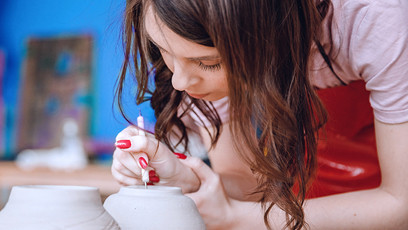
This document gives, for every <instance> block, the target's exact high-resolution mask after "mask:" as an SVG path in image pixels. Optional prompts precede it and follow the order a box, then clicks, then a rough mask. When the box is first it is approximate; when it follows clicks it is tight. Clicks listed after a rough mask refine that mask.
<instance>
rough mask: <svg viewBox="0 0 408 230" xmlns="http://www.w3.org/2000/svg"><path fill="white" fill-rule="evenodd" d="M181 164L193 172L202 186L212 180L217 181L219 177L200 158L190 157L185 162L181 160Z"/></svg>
mask: <svg viewBox="0 0 408 230" xmlns="http://www.w3.org/2000/svg"><path fill="white" fill-rule="evenodd" d="M180 162H182V163H183V164H184V165H186V166H188V167H189V168H191V169H192V170H193V172H194V173H195V174H196V175H197V177H198V179H200V181H201V184H203V183H206V182H207V181H209V180H211V179H216V177H217V175H216V174H215V173H214V172H213V171H212V169H211V168H210V167H209V166H208V165H206V164H205V163H204V161H202V160H201V159H200V158H197V157H191V156H189V157H187V158H186V159H184V160H180Z"/></svg>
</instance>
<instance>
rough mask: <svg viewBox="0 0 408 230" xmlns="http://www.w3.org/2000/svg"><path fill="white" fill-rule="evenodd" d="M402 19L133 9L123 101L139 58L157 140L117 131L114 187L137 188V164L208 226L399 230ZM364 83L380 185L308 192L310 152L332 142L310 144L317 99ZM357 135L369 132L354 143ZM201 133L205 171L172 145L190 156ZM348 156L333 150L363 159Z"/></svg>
mask: <svg viewBox="0 0 408 230" xmlns="http://www.w3.org/2000/svg"><path fill="white" fill-rule="evenodd" d="M385 9H386V10H385ZM407 9H408V5H407V3H406V2H403V1H397V0H391V1H369V0H367V1H352V0H343V1H341V0H334V1H332V2H330V1H317V2H315V1H311V0H298V1H294V0H288V1H270V0H264V1H262V0H258V1H246V0H234V1H219V0H206V1H204V0H201V1H199V0H195V1H190V0H189V1H187V0H185V1H169V0H134V1H128V3H127V8H126V18H125V20H126V21H125V31H124V32H125V38H126V46H125V47H126V56H125V63H124V67H123V69H122V74H121V78H120V87H119V89H118V90H119V91H118V92H119V94H120V92H121V90H122V87H123V83H124V78H125V75H126V72H127V68H128V66H130V63H131V61H133V62H132V68H134V69H135V76H136V78H137V80H138V83H139V84H138V89H139V91H138V95H137V100H138V102H139V103H140V102H142V101H143V99H144V94H145V93H146V92H147V91H148V82H149V81H148V76H149V73H151V72H152V71H153V70H154V71H155V78H154V82H155V90H154V91H153V94H152V98H151V105H152V107H153V109H154V110H155V115H156V117H157V123H156V126H155V133H154V136H153V135H149V136H147V137H143V136H140V135H138V130H137V129H136V128H135V127H133V126H131V127H129V128H127V129H125V130H124V131H122V132H121V133H120V134H118V136H117V144H118V145H117V146H118V148H117V149H116V150H115V153H114V161H113V165H112V173H113V175H114V177H115V178H116V179H117V180H118V181H119V182H121V183H122V184H126V185H129V184H140V183H142V181H141V175H140V168H144V169H148V170H150V169H151V170H152V172H154V173H155V175H154V174H153V173H152V174H151V175H152V177H151V179H150V180H151V182H156V183H158V184H162V185H172V186H180V187H182V189H183V192H184V193H186V194H188V195H189V196H190V197H192V198H193V199H194V201H195V202H196V204H197V206H198V208H199V211H200V213H201V215H202V216H203V218H204V220H205V222H206V225H207V228H208V229H249V228H253V229H263V228H291V229H301V228H303V227H306V226H310V227H311V228H312V229H331V228H343V229H376V228H378V229H390V228H395V229H404V228H407V227H408V220H407V219H406V218H405V217H406V216H407V215H408V205H407V204H408V182H405V180H404V178H403V175H406V173H408V169H406V168H407V167H405V164H406V163H407V162H408V155H407V154H405V153H406V152H408V143H407V142H406V141H404V140H405V137H406V136H407V135H408V123H407V122H408V112H407V111H408V93H407V92H408V83H407V82H408V81H406V80H405V78H404V77H405V76H408V64H407V63H408V50H407V47H406V44H407V42H408V26H403V25H402V24H403V23H405V24H406V22H408V20H407V19H408V18H407V16H406V15H405V13H404V12H406V10H407ZM136 53H138V54H140V59H136V58H133V59H132V57H136V55H135V54H136ZM131 59H132V60H131ZM149 63H152V67H151V68H150V65H149ZM359 80H360V81H361V80H363V81H365V87H366V88H367V89H368V90H369V91H370V103H371V106H372V108H373V111H374V116H375V119H374V126H375V130H376V142H377V152H378V160H379V168H378V165H376V164H377V161H376V160H377V159H375V160H374V164H373V165H374V167H376V169H375V170H374V171H375V173H374V177H375V178H374V182H372V181H371V182H370V183H366V184H365V185H364V186H358V185H356V186H351V187H350V188H348V189H343V190H342V189H337V190H336V189H332V190H330V189H327V188H325V187H324V185H325V183H320V187H319V186H315V185H312V193H311V194H307V189H308V187H309V186H310V182H311V181H312V179H313V178H314V172H315V170H316V162H317V161H318V160H319V159H320V158H318V157H317V149H318V146H321V145H318V144H317V143H318V141H321V140H323V142H324V143H323V144H326V145H331V144H332V143H334V142H332V141H331V139H330V138H331V137H334V136H336V135H333V132H332V131H330V130H327V132H326V133H325V132H323V133H321V135H320V136H319V135H318V130H319V128H321V127H322V126H323V125H324V124H325V122H326V119H327V114H326V111H325V109H324V106H323V104H322V102H321V100H320V99H319V97H318V95H317V92H319V94H321V95H322V94H325V91H324V90H321V89H323V88H330V87H335V86H341V85H354V84H359V83H355V82H356V81H359ZM349 87H350V86H349ZM340 88H342V87H340ZM346 93H347V92H346ZM339 95H340V96H343V95H344V94H339ZM119 98H120V97H119ZM348 112H349V113H353V116H355V117H358V116H356V115H355V114H358V111H348ZM332 118H336V114H334V115H332V114H331V115H330V119H332ZM369 119H370V116H368V117H367V120H369ZM363 120H364V119H363ZM347 125H348V124H347ZM367 125H369V124H367ZM330 127H333V126H330V125H328V128H330ZM198 130H199V131H198ZM361 130H365V133H367V134H370V135H371V134H373V133H372V131H373V129H370V128H368V129H359V132H356V133H354V134H353V135H354V136H355V137H359V135H356V134H361V132H360V131H361ZM197 133H198V134H199V135H200V136H201V138H202V141H203V142H204V144H205V146H206V147H207V149H208V155H209V158H210V161H211V169H210V168H209V167H208V166H207V165H205V164H204V163H203V162H202V161H200V160H199V159H197V158H194V157H186V156H185V155H183V154H180V153H176V154H175V155H174V154H173V152H175V151H176V150H177V151H178V149H180V146H181V147H182V149H183V151H184V152H189V153H192V154H193V153H194V152H195V151H197V149H195V148H192V147H191V143H192V140H191V139H192V138H191V137H193V136H194V134H197ZM326 138H327V139H326ZM357 139H358V140H357V142H356V143H357V145H358V143H359V142H364V141H362V140H361V139H362V138H357ZM368 139H370V138H368ZM346 141H347V140H343V142H346ZM123 143H125V144H123ZM366 143H369V144H373V143H374V141H368V142H366ZM358 146H359V145H358ZM319 149H321V147H319ZM357 149H358V148H357ZM371 149H374V150H375V146H374V147H373V148H371ZM349 150H350V148H345V149H344V152H341V153H340V154H341V155H343V154H344V155H345V156H346V155H347V156H350V155H351V157H352V158H353V159H354V158H355V159H359V158H361V156H360V151H356V148H355V147H352V151H351V152H352V153H356V154H349V153H347V151H349ZM319 155H320V153H319ZM361 155H364V154H361ZM174 156H177V157H178V158H180V159H181V160H178V159H177V158H176V157H174ZM348 160H351V159H348ZM319 162H321V161H320V160H319ZM347 162H348V161H346V163H347ZM352 162H360V163H361V161H352ZM362 162H363V163H364V161H362ZM327 165H328V166H333V165H334V166H333V167H334V168H336V167H337V166H338V164H333V162H331V161H329V162H328V163H327ZM327 165H326V166H327ZM350 167H351V166H348V165H341V167H337V169H344V170H348V169H349V168H350ZM370 167H371V166H370ZM320 168H321V167H319V169H320ZM351 168H352V167H351ZM357 168H358V167H357ZM153 169H154V171H153ZM359 169H361V168H359ZM362 169H364V167H362ZM380 169H381V178H379V172H380ZM357 171H358V170H357ZM363 171H364V170H363ZM351 172H352V173H351V174H353V173H354V174H355V172H356V170H354V171H353V170H351ZM377 172H378V173H377ZM320 174H321V170H320V171H318V172H317V175H316V178H317V181H318V182H319V178H325V177H324V175H323V176H321V175H320ZM159 178H160V181H159ZM346 180H347V178H346ZM380 180H381V183H380ZM363 181H365V180H363ZM315 184H316V183H315ZM317 184H318V185H319V183H317ZM321 186H323V188H322V187H321ZM316 188H317V189H316ZM316 190H317V192H316ZM319 190H320V191H321V190H324V191H325V192H319ZM323 195H326V196H323ZM306 197H308V198H310V199H306ZM312 197H313V198H312Z"/></svg>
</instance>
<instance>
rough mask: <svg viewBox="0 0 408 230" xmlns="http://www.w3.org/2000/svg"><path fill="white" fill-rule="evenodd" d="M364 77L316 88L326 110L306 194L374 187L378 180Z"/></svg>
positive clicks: (317, 195)
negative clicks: (313, 170) (326, 120)
mask: <svg viewBox="0 0 408 230" xmlns="http://www.w3.org/2000/svg"><path fill="white" fill-rule="evenodd" d="M364 86H365V83H364V82H363V81H357V82H353V83H351V84H349V85H347V86H341V87H335V88H330V89H322V90H318V94H319V97H320V98H321V100H322V101H323V103H324V105H325V106H326V109H327V111H328V114H329V120H328V123H327V125H326V126H325V133H324V132H321V134H320V137H319V139H321V140H320V141H319V144H318V169H317V175H316V179H315V181H314V182H313V183H312V186H311V188H310V190H309V194H308V196H307V197H308V198H313V197H320V196H326V195H331V194H336V193H343V192H349V191H355V190H361V189H368V188H374V187H377V186H379V184H380V182H381V177H380V176H381V174H380V168H379V164H378V157H377V150H376V145H375V134H374V123H373V122H374V116H373V110H372V108H371V106H370V103H369V92H368V91H366V90H365V88H364Z"/></svg>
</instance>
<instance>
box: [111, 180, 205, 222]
mask: <svg viewBox="0 0 408 230" xmlns="http://www.w3.org/2000/svg"><path fill="white" fill-rule="evenodd" d="M104 207H105V209H106V210H107V211H108V212H109V213H110V214H111V216H112V217H113V218H114V219H115V220H116V222H117V223H118V224H119V226H120V228H121V229H122V230H133V229H135V230H137V229H144V230H157V229H167V230H204V229H205V225H204V222H203V220H202V218H201V216H200V214H199V213H198V210H197V207H196V206H195V203H194V202H193V200H191V199H190V198H189V197H187V196H184V195H183V194H182V192H181V189H180V188H178V187H166V186H148V188H147V189H145V187H144V186H128V187H122V188H121V189H120V191H119V192H118V193H116V194H113V195H111V196H109V197H108V198H107V199H106V201H105V203H104Z"/></svg>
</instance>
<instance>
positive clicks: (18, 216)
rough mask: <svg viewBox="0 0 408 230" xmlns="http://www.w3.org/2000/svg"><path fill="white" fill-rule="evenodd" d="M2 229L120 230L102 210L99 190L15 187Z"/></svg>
mask: <svg viewBox="0 0 408 230" xmlns="http://www.w3.org/2000/svg"><path fill="white" fill-rule="evenodd" d="M0 226H1V229H19V230H25V229H30V230H31V229H41V230H48V229H53V230H54V229H69V230H101V229H113V230H116V229H119V226H118V225H117V223H116V222H115V220H114V219H113V218H112V217H111V216H110V215H109V213H107V212H106V211H105V209H104V208H103V206H102V201H101V197H100V194H99V190H98V188H94V187H84V186H54V185H26V186H14V187H13V188H12V190H11V193H10V196H9V200H8V202H7V203H6V205H5V207H4V208H3V209H2V210H1V211H0Z"/></svg>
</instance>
